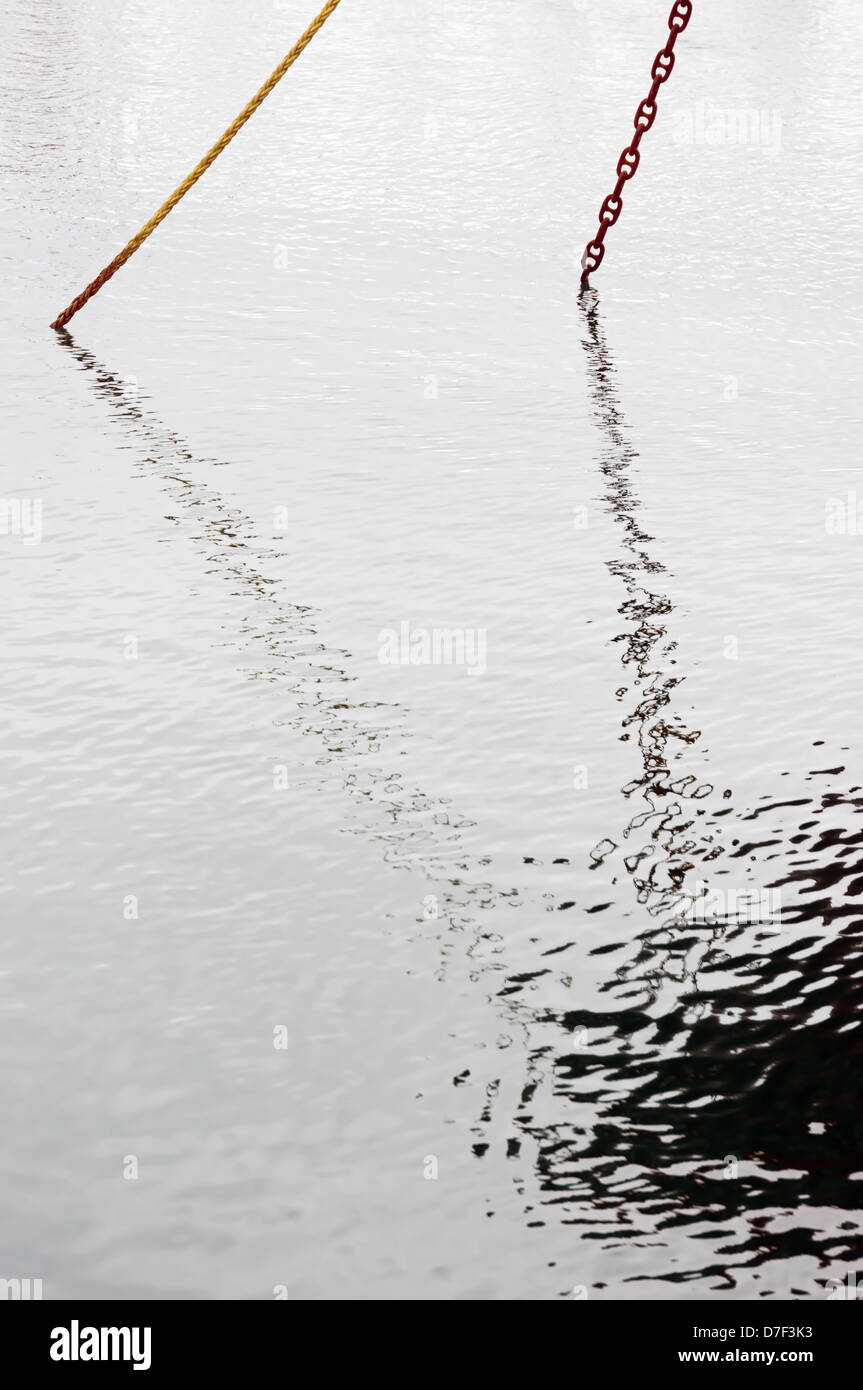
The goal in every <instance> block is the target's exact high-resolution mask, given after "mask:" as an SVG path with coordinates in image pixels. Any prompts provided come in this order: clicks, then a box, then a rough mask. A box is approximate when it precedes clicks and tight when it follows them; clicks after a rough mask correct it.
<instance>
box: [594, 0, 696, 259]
mask: <svg viewBox="0 0 863 1390" xmlns="http://www.w3.org/2000/svg"><path fill="white" fill-rule="evenodd" d="M691 17H692V0H677V3H676V4H675V5H674V7H673V9H672V11H671V14H670V15H669V17H668V42H667V43H666V45H665V47H664V48H661V49H660V50H659V52H658V53H657V55H656V57H655V58H654V60H653V68H652V70H651V74H650V75H651V77H652V78H653V86H652V87H651V88H650V91H649V92H648V94H647V96H646V97H645V98H644V101H643V102H642V103H641V105H640V106H639V108H638V110H637V111H636V113H635V122H634V124H635V135H634V136H633V138H632V140H631V142H630V143H629V144H628V145H627V147H626V149H625V150H624V151H623V153H622V155H621V156H620V159H619V160H618V161H617V183H616V184H615V185H614V189H613V191H612V192H611V193H609V195H608V197H607V198H606V200H605V202H604V203H603V205H602V207H601V208H600V210H599V230H598V231H597V233H596V236H595V237H594V238H593V240H592V241H589V242H588V243H587V246H586V247H585V248H584V255H583V256H582V258H581V283H582V284H583V285H586V284H587V283H588V276H590V275H591V274H592V273H593V271H594V270H598V269H599V267H600V266H601V265H602V258H603V256H604V255H605V234H606V232H607V231H608V229H609V227H613V226H614V224H615V222H617V220H618V218H619V217H620V214H621V213H622V211H623V197H622V194H623V190H624V187H625V186H626V184H627V183H628V182H629V180H630V179H631V178H632V177H633V175H634V174H635V171H636V169H637V168H638V166H639V163H640V162H641V152H640V151H639V148H638V147H639V145H640V144H641V138H642V136H643V135H646V134H647V132H648V130H650V128H651V127H652V125H653V122H654V121H655V120H656V114H657V105H656V99H657V97H658V95H659V89H660V87H661V86H662V85H663V83H665V82H667V81H668V79H669V77H670V76H671V74H672V72H673V70H674V45H675V44H676V42H677V36H678V34H682V33H683V31H684V29H685V28H686V26H687V24H688V23H689V21H690V19H691Z"/></svg>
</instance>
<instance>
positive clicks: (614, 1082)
mask: <svg viewBox="0 0 863 1390" xmlns="http://www.w3.org/2000/svg"><path fill="white" fill-rule="evenodd" d="M582 309H583V313H584V323H585V337H584V347H585V350H586V354H587V362H588V371H589V378H590V390H591V401H592V408H593V413H594V417H595V419H596V422H597V425H598V427H599V429H600V431H601V435H602V452H601V456H600V467H601V471H602V477H603V483H604V496H605V501H606V504H607V506H608V508H609V511H610V514H611V516H612V517H613V519H614V521H615V522H616V523H617V525H618V526H619V528H620V529H619V534H620V538H621V545H620V550H619V552H618V554H616V555H615V556H614V557H613V558H612V559H611V560H610V561H609V569H610V570H611V572H612V573H613V574H614V575H615V576H616V577H617V578H618V579H619V580H620V582H621V584H622V586H623V590H624V598H623V602H622V603H621V606H620V610H619V611H620V615H621V617H622V618H623V620H624V627H623V629H622V630H621V632H620V634H619V636H618V638H617V639H616V640H617V642H618V643H619V646H620V657H621V661H622V665H623V671H624V684H623V687H622V688H621V690H619V691H618V697H619V698H620V699H621V700H622V701H623V703H624V708H625V710H626V713H625V716H624V718H623V737H624V738H627V739H631V740H635V741H637V744H638V749H639V761H640V764H641V772H640V774H639V775H638V776H637V777H636V778H635V779H634V780H633V781H632V782H631V783H630V784H629V785H627V786H626V787H624V788H623V795H624V797H625V798H626V800H627V802H628V803H629V812H630V813H629V819H628V824H627V826H626V829H625V831H624V833H623V836H622V843H615V842H614V840H612V839H610V838H609V839H605V840H603V841H601V842H600V844H598V845H597V846H596V848H595V849H594V851H593V853H592V855H591V860H592V867H593V869H594V871H595V872H597V873H608V874H609V876H612V875H613V874H616V875H617V877H616V878H614V877H612V878H611V881H612V882H613V883H616V884H617V890H618V894H619V895H620V893H621V892H622V891H623V896H622V897H621V896H619V901H618V903H616V904H615V905H614V906H617V907H619V908H620V909H621V910H623V909H624V908H626V909H629V908H631V906H632V895H633V894H634V896H635V899H636V900H637V903H638V904H640V909H638V910H640V911H641V912H643V913H644V914H645V916H646V918H647V919H648V925H647V926H646V927H645V929H644V930H643V931H641V932H640V933H639V934H638V935H637V936H636V937H635V938H634V939H633V938H632V936H631V935H630V936H629V937H628V938H626V939H623V940H620V941H619V942H617V943H614V944H613V945H611V946H608V945H606V946H603V947H601V948H599V951H591V950H589V949H587V950H586V951H585V955H586V956H592V955H597V954H601V953H602V954H604V953H607V954H608V957H609V963H610V964H611V963H613V966H612V968H611V969H610V971H609V973H608V975H607V978H606V979H605V982H604V984H602V985H601V988H600V990H599V994H600V995H603V996H604V999H603V1000H602V1003H601V1007H597V1006H594V1007H592V1008H583V1009H573V1010H567V1011H562V1010H555V1009H544V1008H543V1007H542V1005H541V1003H539V1002H538V1001H539V1000H541V998H542V993H543V987H542V986H525V985H524V983H523V981H524V979H525V973H524V964H523V962H520V965H519V972H520V974H519V977H515V976H512V977H510V978H509V979H508V980H507V982H506V985H505V986H504V988H503V990H502V991H501V996H504V997H505V1001H506V1002H505V1007H506V1008H507V1009H508V1010H509V1011H510V1013H511V1014H512V1016H513V1017H515V1018H518V1020H519V1021H520V1022H521V1024H522V1025H524V1026H526V1027H527V1029H528V1032H529V1034H530V1036H531V1039H532V1040H533V1042H534V1046H533V1047H532V1050H531V1054H530V1059H529V1064H528V1070H527V1075H526V1077H525V1086H524V1089H523V1092H522V1096H521V1102H520V1104H519V1105H518V1107H517V1109H516V1112H515V1115H514V1116H513V1120H514V1124H515V1125H516V1126H517V1127H518V1130H519V1131H520V1135H521V1138H520V1140H519V1141H518V1144H517V1148H518V1149H519V1150H521V1149H524V1150H527V1149H528V1148H530V1147H534V1150H535V1154H536V1168H537V1172H538V1177H539V1182H540V1187H541V1192H542V1205H543V1206H544V1207H545V1208H546V1210H545V1213H544V1214H545V1217H546V1219H550V1218H551V1217H552V1214H554V1215H555V1216H556V1218H557V1219H559V1220H560V1221H563V1222H567V1223H571V1224H572V1225H573V1226H574V1227H576V1228H577V1229H578V1230H579V1231H580V1233H581V1234H582V1235H584V1236H586V1237H588V1238H590V1239H592V1240H594V1241H598V1242H599V1243H600V1244H601V1245H602V1248H603V1249H606V1250H612V1249H614V1248H619V1247H620V1246H621V1245H628V1246H630V1247H631V1246H633V1245H641V1246H649V1249H647V1250H645V1254H644V1257H643V1259H641V1260H639V1261H638V1264H639V1265H640V1266H641V1269H642V1271H643V1270H644V1269H646V1270H648V1271H649V1272H639V1273H637V1274H630V1275H628V1276H627V1282H630V1281H631V1282H640V1281H643V1280H652V1279H658V1280H671V1281H674V1282H680V1283H685V1282H687V1281H693V1280H701V1279H709V1280H711V1281H712V1282H711V1284H710V1287H712V1288H714V1289H716V1290H717V1291H720V1292H721V1291H725V1292H730V1291H731V1290H732V1289H733V1288H734V1287H735V1286H736V1284H737V1276H736V1274H735V1271H738V1273H739V1271H740V1270H741V1269H743V1268H744V1267H748V1269H749V1270H753V1269H755V1268H756V1267H758V1266H761V1265H767V1264H768V1263H770V1262H787V1261H789V1260H796V1261H799V1260H800V1258H801V1257H811V1260H810V1261H809V1262H807V1261H806V1260H804V1264H805V1265H806V1267H807V1268H808V1269H809V1270H810V1273H809V1274H808V1275H807V1282H806V1285H805V1287H803V1288H796V1287H794V1286H793V1283H791V1284H789V1283H787V1282H783V1280H784V1274H783V1270H782V1267H781V1265H779V1266H777V1267H772V1268H771V1269H770V1270H769V1271H765V1272H764V1273H763V1274H759V1275H758V1276H756V1277H758V1278H761V1279H762V1280H763V1282H762V1283H761V1284H759V1285H758V1289H759V1290H760V1291H761V1292H762V1295H763V1294H764V1293H767V1292H770V1293H778V1295H779V1296H784V1297H786V1298H787V1297H798V1296H815V1297H824V1296H825V1295H826V1294H827V1293H828V1286H829V1287H830V1288H831V1289H833V1288H835V1283H836V1280H835V1279H832V1280H831V1279H829V1278H828V1276H829V1275H832V1276H835V1275H836V1274H837V1272H838V1273H840V1274H841V1272H842V1271H841V1268H838V1267H839V1266H841V1265H842V1264H843V1263H846V1262H851V1263H854V1262H857V1261H861V1260H863V1237H861V1232H860V1224H859V1213H860V1211H861V1208H863V1181H861V1178H863V1065H861V1062H863V1032H861V1028H860V1020H861V1004H863V918H861V913H860V907H859V904H858V903H857V901H856V900H857V899H858V898H859V894H860V891H861V886H863V853H861V845H863V795H861V794H860V793H861V788H859V787H856V786H851V787H843V786H842V782H841V778H842V773H843V769H842V768H837V767H833V768H831V769H829V770H828V771H826V772H825V771H824V762H823V759H821V756H820V755H819V754H818V753H814V752H813V753H812V754H811V757H812V761H813V764H814V766H813V768H811V769H810V768H804V769H803V770H802V772H803V773H804V774H805V773H810V777H809V779H807V781H806V783H805V785H806V794H801V795H799V796H794V797H790V798H787V799H786V798H776V797H773V796H770V795H765V796H764V797H763V798H762V799H761V800H760V801H759V802H758V804H757V805H756V806H755V807H753V808H747V807H735V806H734V804H733V797H732V793H731V792H729V791H717V790H715V789H714V788H713V787H712V786H710V785H709V784H706V783H704V782H703V781H702V780H700V778H699V776H698V775H696V774H695V773H693V772H691V771H689V772H687V771H686V770H685V765H686V759H687V756H688V755H693V754H695V753H696V752H697V751H699V750H696V749H695V747H694V745H696V744H697V743H698V740H699V738H700V733H699V731H698V730H694V729H691V728H689V727H688V726H687V724H686V721H685V719H684V718H683V716H682V714H681V712H680V711H679V709H677V708H676V704H677V703H678V702H679V699H680V685H681V683H682V681H683V675H682V673H681V672H680V670H679V668H678V666H677V661H676V656H675V650H676V649H675V644H674V642H673V640H672V638H671V636H670V632H669V624H670V622H671V620H672V618H673V606H672V604H671V602H670V600H669V598H668V597H667V595H666V594H665V593H664V592H663V573H664V571H663V566H662V565H661V564H659V563H658V562H657V561H656V560H655V559H653V558H652V557H651V554H650V549H649V547H650V543H651V537H650V536H649V535H647V534H646V533H645V531H644V530H643V529H642V527H641V525H640V523H639V511H640V504H639V501H638V498H637V496H636V494H635V490H634V487H633V479H632V476H631V465H632V463H633V460H634V459H635V458H636V457H637V456H636V453H635V451H634V450H633V449H632V447H631V445H630V444H629V443H628V440H627V429H626V425H625V422H624V420H623V417H622V415H621V412H620V409H619V406H618V403H617V400H616V395H615V389H614V368H613V363H612V361H611V358H610V355H609V352H608V349H607V346H606V344H605V341H604V338H603V334H602V330H601V325H600V320H599V313H598V306H597V300H596V296H595V292H594V291H587V292H586V293H585V294H584V295H583V297H582ZM804 756H806V755H804ZM834 761H835V759H834ZM701 762H702V764H703V757H702V758H701ZM813 771H818V772H819V773H820V774H821V775H819V777H818V779H817V780H818V782H819V783H820V784H821V785H822V786H826V788H827V789H826V790H824V791H823V792H822V793H821V794H820V795H816V796H813V795H811V791H810V782H811V773H812V772H813ZM791 775H792V776H795V775H796V776H797V777H798V778H799V780H800V781H801V782H803V776H802V775H801V772H800V771H799V770H798V772H797V773H796V774H794V773H792V774H791ZM792 785H793V783H792ZM621 866H624V867H621ZM627 885H629V893H628V894H627V893H626V892H625V890H626V888H627ZM610 891H611V892H614V891H615V890H614V889H611V890H610ZM652 919H655V920H652ZM575 944H576V945H577V943H575ZM542 963H543V964H548V962H547V961H543V962H542ZM569 968H570V969H572V966H571V964H570V967H569ZM541 1092H542V1094H540V1093H541ZM549 1092H550V1093H551V1099H549ZM540 1100H542V1101H543V1104H542V1110H543V1115H544V1118H543V1122H542V1123H539V1122H538V1121H537V1119H536V1118H535V1112H536V1110H537V1109H538V1108H539V1107H538V1101H540ZM549 1110H551V1112H552V1114H553V1116H554V1118H553V1120H552V1121H549V1120H548V1118H547V1116H548V1113H549ZM568 1111H569V1112H570V1114H568V1113H567V1112H568ZM572 1115H577V1118H576V1119H573V1118H571V1116H572ZM489 1118H490V1116H489V1114H488V1112H486V1114H485V1115H484V1117H483V1119H484V1120H485V1121H487V1120H488V1119H489ZM531 1141H533V1142H532V1145H531ZM511 1142H512V1141H511ZM486 1148H487V1146H486V1145H484V1144H480V1145H478V1146H477V1147H476V1151H477V1152H478V1153H480V1154H482V1153H483V1152H485V1150H486ZM825 1208H829V1209H830V1216H829V1219H828V1220H825V1218H824V1211H825ZM529 1211H530V1219H531V1222H532V1224H534V1225H535V1224H537V1217H538V1216H539V1215H541V1214H542V1213H541V1211H538V1210H537V1209H536V1206H533V1208H532V1209H531V1208H529ZM687 1234H688V1235H690V1236H691V1239H690V1240H689V1241H688V1242H684V1240H683V1237H685V1236H686V1235H687ZM681 1249H685V1251H686V1256H685V1257H681V1253H680V1252H681ZM672 1250H673V1251H674V1257H672V1254H671V1251H672ZM573 1258H574V1261H575V1264H576V1267H577V1258H578V1257H577V1255H574V1257H573ZM675 1266H676V1267H675ZM801 1267H802V1266H801V1265H800V1264H799V1263H798V1264H797V1265H796V1268H797V1269H799V1268H801ZM799 1282H800V1281H799V1279H798V1283H799ZM768 1286H769V1288H768ZM642 1287H643V1288H644V1292H643V1294H642V1295H641V1296H644V1297H650V1296H651V1294H650V1292H649V1290H648V1288H645V1287H644V1285H642ZM829 1296H835V1293H833V1292H830V1293H829Z"/></svg>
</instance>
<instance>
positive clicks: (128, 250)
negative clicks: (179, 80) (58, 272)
mask: <svg viewBox="0 0 863 1390" xmlns="http://www.w3.org/2000/svg"><path fill="white" fill-rule="evenodd" d="M340 3H341V0H327V3H326V5H324V8H323V9H322V10H321V12H320V14H319V15H318V17H317V19H315V20H313V21H312V23H311V24H310V25H309V27H308V29H307V30H306V32H305V33H304V34H303V36H302V38H301V39H298V40H297V42H296V43H295V44H294V46H293V48H292V49H291V51H290V53H288V54H287V56H286V57H284V58H283V59H282V61H281V62H280V63H279V66H278V67H277V68H276V70H275V72H273V73H271V74H270V76H269V77H268V78H267V80H266V82H265V83H264V85H263V87H262V88H261V89H260V91H259V92H256V93H255V95H254V96H253V97H252V100H251V101H250V102H249V104H248V106H244V107H243V109H242V111H241V112H240V114H239V116H238V117H237V119H236V120H235V121H233V122H232V124H231V125H229V126H228V129H227V130H226V131H225V133H224V135H221V136H220V137H219V139H218V140H217V141H216V143H215V145H214V146H213V148H212V149H211V150H209V151H208V153H207V154H205V155H204V158H203V159H202V160H201V162H200V164H196V165H195V167H194V169H193V170H192V172H191V174H189V176H188V178H185V179H184V180H183V182H182V183H181V184H180V186H179V188H175V189H174V191H173V193H172V194H171V196H170V198H168V200H167V201H166V202H164V203H163V204H162V206H161V207H160V208H159V211H158V212H156V213H154V214H153V216H152V217H151V218H150V220H149V222H145V223H144V225H143V227H142V228H141V230H140V232H138V233H137V234H136V235H135V236H133V237H132V240H131V241H130V242H129V244H128V246H124V247H123V250H122V251H121V252H120V253H119V255H117V256H115V257H114V259H113V261H112V262H111V264H110V265H106V266H105V269H104V270H103V271H101V272H100V273H99V274H98V275H97V276H96V279H95V280H93V281H91V283H90V284H89V285H88V286H87V288H86V289H85V290H82V291H81V293H80V294H79V295H78V296H77V297H76V298H75V299H73V300H72V303H71V304H70V305H69V307H68V308H67V309H64V310H63V312H62V314H59V315H58V316H57V318H56V319H55V320H54V322H53V323H52V324H51V327H52V328H63V327H64V326H65V325H66V324H67V323H68V322H69V320H70V319H71V318H74V316H75V314H77V312H78V310H79V309H82V308H83V307H84V305H85V304H86V303H87V300H88V299H92V297H93V295H94V294H96V293H97V292H98V291H99V290H100V289H101V288H102V286H103V285H104V284H106V283H107V282H108V280H110V279H111V276H112V275H116V273H117V271H118V270H119V269H120V267H121V266H122V265H125V264H126V262H127V261H128V259H129V257H130V256H132V255H134V253H135V252H136V251H137V249H138V247H139V246H141V245H142V243H143V242H145V241H146V240H147V237H148V236H149V235H150V233H151V232H154V231H155V230H156V228H157V227H158V225H159V223H160V222H164V220H165V218H166V217H167V216H168V213H169V212H170V211H171V209H172V208H175V207H176V206H177V204H178V203H179V201H180V199H181V198H182V197H184V196H185V194H186V193H188V191H189V189H190V188H191V187H192V185H193V184H196V183H197V182H198V179H199V178H200V177H201V175H202V174H203V173H205V172H206V170H207V169H209V167H210V165H211V164H212V163H213V161H214V160H215V159H217V158H218V156H219V155H220V154H221V153H222V150H223V149H224V148H225V146H226V145H229V144H230V143H231V141H232V140H233V138H234V136H235V135H236V133H237V131H238V130H240V129H242V127H243V126H244V125H245V124H246V121H247V120H248V119H249V117H250V116H253V115H254V114H255V112H256V111H257V109H258V107H259V106H260V104H261V102H262V101H263V100H264V98H265V97H268V96H269V95H270V92H271V91H272V90H273V88H274V87H275V85H276V83H277V82H280V81H281V79H282V78H283V77H284V75H285V73H286V72H287V70H288V68H290V67H292V66H293V65H294V63H295V62H296V61H297V59H298V58H299V56H300V54H301V53H302V52H303V49H305V48H307V47H308V45H309V44H310V43H311V41H312V39H313V38H314V37H315V34H316V33H317V32H318V30H319V29H321V28H323V26H324V25H325V24H326V22H327V20H328V19H329V17H330V15H331V14H332V13H333V10H334V9H335V8H336V7H337V5H339V4H340Z"/></svg>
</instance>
